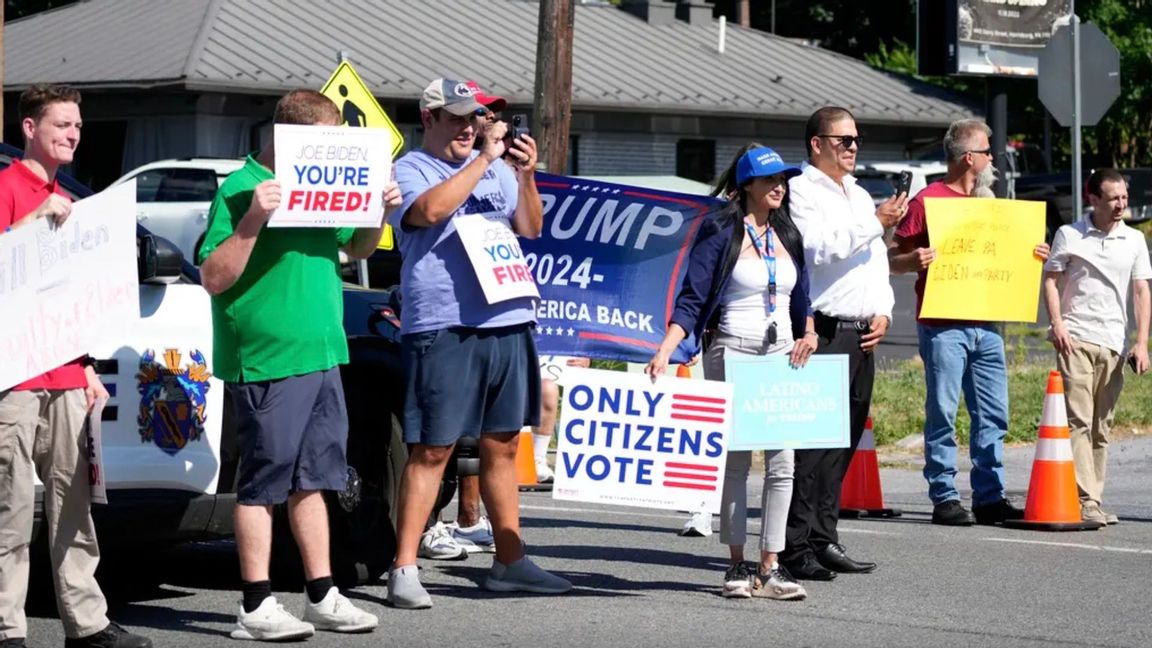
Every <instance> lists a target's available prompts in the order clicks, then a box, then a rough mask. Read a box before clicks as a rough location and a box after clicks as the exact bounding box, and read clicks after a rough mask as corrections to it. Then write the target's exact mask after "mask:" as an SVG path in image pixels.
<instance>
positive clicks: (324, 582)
mask: <svg viewBox="0 0 1152 648" xmlns="http://www.w3.org/2000/svg"><path fill="white" fill-rule="evenodd" d="M333 585H334V583H333V582H332V577H331V576H325V577H324V578H317V579H316V580H310V581H308V582H307V583H304V589H305V590H307V591H308V600H309V601H312V603H313V604H316V603H319V602H320V601H323V600H324V597H325V596H328V590H330V589H332V587H333Z"/></svg>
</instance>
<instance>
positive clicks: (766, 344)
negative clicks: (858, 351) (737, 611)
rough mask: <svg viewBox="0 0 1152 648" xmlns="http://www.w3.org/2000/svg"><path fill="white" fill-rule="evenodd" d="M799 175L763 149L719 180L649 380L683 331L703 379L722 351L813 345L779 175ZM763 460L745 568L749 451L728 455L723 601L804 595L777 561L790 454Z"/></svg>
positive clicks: (795, 233)
mask: <svg viewBox="0 0 1152 648" xmlns="http://www.w3.org/2000/svg"><path fill="white" fill-rule="evenodd" d="M799 173H800V170H799V169H797V168H796V167H794V166H789V165H787V164H785V163H784V161H783V160H782V159H781V158H780V156H779V155H778V154H777V153H776V152H775V151H773V150H772V149H770V148H768V147H766V146H761V145H758V144H751V145H749V146H748V147H747V148H746V149H745V151H744V152H742V153H741V154H740V155H739V156H737V158H736V159H735V160H733V162H732V164H731V165H730V166H729V168H728V170H727V171H725V172H724V174H723V175H722V176H721V179H720V181H719V182H718V183H717V192H718V193H722V194H723V195H724V196H725V197H726V198H727V199H728V203H727V204H726V205H724V206H722V207H720V208H718V210H717V211H716V212H715V213H714V214H712V215H711V216H710V217H709V218H707V219H706V220H705V222H704V223H703V224H702V225H701V227H700V233H699V234H698V235H697V237H696V242H695V244H694V245H693V246H692V252H691V255H690V257H689V262H688V272H687V274H686V275H685V276H684V282H683V284H682V286H681V288H680V293H679V295H678V296H677V297H676V307H675V309H674V310H673V312H672V318H671V320H670V321H669V322H668V330H667V333H666V334H665V335H664V341H663V343H662V344H661V345H660V349H659V350H658V351H657V352H656V355H654V356H653V357H652V360H651V361H650V362H649V363H648V367H647V372H648V374H649V375H650V376H652V379H653V380H655V379H656V377H657V376H659V375H661V374H663V373H664V372H665V370H666V369H667V367H668V359H669V357H670V356H671V355H672V352H673V350H675V349H676V347H677V346H679V344H680V343H681V342H683V341H684V340H685V339H686V338H687V337H688V336H689V334H690V333H691V334H694V339H695V340H701V339H703V338H704V333H705V331H709V332H713V333H714V335H713V336H712V339H711V342H710V344H708V345H707V348H706V349H705V351H704V376H705V378H707V379H708V380H724V349H732V350H734V351H739V352H742V353H751V354H757V355H767V354H788V355H789V356H790V360H791V364H792V365H793V366H795V367H800V366H803V365H804V363H806V362H807V361H808V357H809V356H810V355H811V354H812V352H813V351H814V350H815V349H816V339H817V338H816V333H815V326H814V324H813V322H812V308H811V304H810V302H809V300H808V272H807V270H806V269H805V267H804V249H803V246H802V244H801V240H800V232H799V230H797V229H796V226H795V225H794V224H793V223H792V218H791V216H789V214H788V205H787V199H786V198H787V193H788V178H791V177H793V176H795V175H799ZM764 455H765V475H764V488H763V492H762V495H761V509H760V510H761V512H762V515H763V521H762V524H761V533H760V560H759V562H758V563H754V564H750V563H746V562H744V543H745V540H746V531H745V529H746V527H747V524H748V510H747V500H748V497H747V482H748V472H749V470H750V468H751V465H752V453H751V452H749V451H731V452H729V453H728V463H727V466H726V468H725V476H724V489H723V495H722V500H721V510H720V542H721V543H723V544H726V545H728V547H729V552H730V561H729V567H728V569H727V571H726V572H725V574H724V591H723V593H724V596H726V597H730V598H749V597H752V596H760V597H765V598H773V599H800V598H804V597H805V596H806V595H807V593H806V592H805V591H804V588H803V586H801V585H800V584H799V583H797V582H796V580H795V579H794V578H792V576H791V574H789V573H788V571H787V570H786V569H785V568H784V567H783V566H782V565H780V564H779V562H778V561H777V553H778V552H780V551H782V550H783V549H784V531H785V528H786V526H787V522H788V506H789V504H790V503H791V500H792V470H793V452H792V451H791V450H769V451H766V452H765V453H764Z"/></svg>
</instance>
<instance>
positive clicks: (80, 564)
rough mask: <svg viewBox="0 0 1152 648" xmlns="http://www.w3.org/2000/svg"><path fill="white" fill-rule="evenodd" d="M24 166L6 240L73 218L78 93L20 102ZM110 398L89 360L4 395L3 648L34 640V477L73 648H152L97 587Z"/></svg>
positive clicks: (13, 183) (3, 188) (0, 441)
mask: <svg viewBox="0 0 1152 648" xmlns="http://www.w3.org/2000/svg"><path fill="white" fill-rule="evenodd" d="M20 122H21V124H20V125H21V128H22V129H23V131H24V149H25V156H26V157H25V158H24V159H23V160H14V161H13V162H12V164H11V166H9V167H8V168H7V169H4V170H3V171H0V236H3V235H4V234H3V233H4V232H7V231H9V230H11V229H12V228H15V227H21V226H24V225H27V224H29V223H32V222H33V221H35V220H36V219H38V218H48V219H51V220H52V221H54V222H55V223H56V225H59V224H61V223H63V222H64V221H65V220H66V219H67V218H68V215H69V214H70V213H71V212H72V201H71V200H69V199H68V197H67V195H65V194H64V193H63V192H62V191H61V190H60V187H59V185H58V184H57V182H56V171H57V169H59V168H60V167H61V166H62V165H66V164H69V163H71V162H72V156H73V154H74V153H75V151H76V146H77V144H79V143H80V126H81V122H80V93H79V92H77V91H76V90H74V89H72V88H68V87H65V86H33V87H31V88H29V89H28V90H26V91H25V92H24V94H22V95H21V96H20ZM107 396H108V391H107V390H106V389H104V386H103V385H102V384H101V383H100V379H99V378H98V377H97V376H96V372H95V371H94V370H93V368H92V366H91V364H90V363H89V362H88V359H87V358H78V359H76V360H73V361H72V362H69V363H67V364H65V365H63V366H61V367H57V368H56V369H53V370H51V371H49V372H47V373H44V374H42V375H40V376H36V377H35V378H32V379H30V380H28V381H26V382H24V383H21V384H19V385H16V386H15V387H13V388H11V389H9V390H7V391H2V392H0V647H2V648H20V647H23V646H24V640H25V637H26V636H27V634H28V624H27V620H26V619H25V616H24V600H25V598H26V596H27V593H28V573H29V570H28V567H29V559H28V545H29V544H30V543H31V540H32V521H33V508H34V506H35V498H36V491H35V477H36V475H39V476H40V479H41V481H42V482H43V483H44V522H45V527H46V528H47V530H48V546H49V547H50V549H49V553H50V556H51V559H52V574H53V579H54V581H55V582H54V585H55V587H56V602H57V608H58V610H59V613H60V619H61V620H62V622H63V623H64V635H65V641H64V645H65V646H66V647H67V648H79V647H89V646H91V647H97V646H99V647H101V648H103V647H109V648H113V647H114V648H151V646H152V641H151V640H149V639H147V638H145V637H141V636H138V635H134V634H131V633H129V632H127V631H125V630H124V629H123V628H121V627H120V626H118V625H116V624H115V623H111V622H110V621H109V620H108V617H107V612H108V605H107V603H106V602H105V600H104V594H103V592H101V591H100V586H99V585H98V584H97V583H96V565H97V563H98V562H99V560H100V548H99V546H98V545H97V543H96V529H95V528H94V527H93V525H92V516H91V514H90V513H89V509H88V505H89V502H90V499H91V487H90V485H89V482H88V455H87V443H86V442H85V440H84V422H85V418H86V417H87V415H88V411H89V409H91V407H92V404H93V403H94V402H95V401H96V399H97V398H106V397H107Z"/></svg>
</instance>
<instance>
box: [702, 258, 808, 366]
mask: <svg viewBox="0 0 1152 648" xmlns="http://www.w3.org/2000/svg"><path fill="white" fill-rule="evenodd" d="M776 245H777V246H779V245H780V243H779V242H777V243H776ZM796 281H797V276H796V264H795V263H793V262H792V259H789V258H784V259H781V258H777V259H776V310H775V311H774V312H773V313H772V315H771V317H769V315H768V266H767V264H765V263H764V259H763V258H761V257H745V256H741V257H740V258H739V259H737V260H736V267H734V268H732V277H731V279H729V280H728V286H727V288H725V290H724V295H723V296H721V298H720V332H721V333H727V334H728V335H736V336H739V337H743V338H751V339H754V340H760V339H763V340H765V341H767V335H768V325H769V323H771V322H776V345H775V346H779V345H781V344H784V343H788V344H791V342H792V317H791V314H790V309H789V305H790V304H791V298H792V289H793V288H794V287H795V286H796Z"/></svg>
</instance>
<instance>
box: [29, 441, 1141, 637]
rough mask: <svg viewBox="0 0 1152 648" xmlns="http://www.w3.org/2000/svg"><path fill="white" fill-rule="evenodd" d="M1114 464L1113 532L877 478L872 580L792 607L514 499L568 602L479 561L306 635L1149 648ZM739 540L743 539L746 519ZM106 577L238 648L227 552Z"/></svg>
mask: <svg viewBox="0 0 1152 648" xmlns="http://www.w3.org/2000/svg"><path fill="white" fill-rule="evenodd" d="M1112 457H1113V461H1112V462H1111V466H1110V472H1109V488H1108V495H1107V498H1108V501H1107V504H1108V508H1109V509H1111V510H1113V511H1115V512H1116V513H1118V514H1119V515H1120V516H1121V518H1122V519H1123V522H1122V523H1121V524H1120V525H1119V526H1115V527H1110V528H1108V529H1106V530H1102V531H1093V532H1077V533H1062V534H1061V533H1039V532H1026V531H1013V530H1006V529H999V528H987V527H973V528H964V529H949V528H943V527H934V526H931V525H930V524H928V514H929V512H930V506H929V504H928V501H927V498H926V497H925V495H924V483H923V479H922V478H921V477H920V475H919V472H918V470H917V469H916V467H915V466H912V467H910V468H906V469H884V471H883V483H884V487H885V491H886V499H887V503H888V504H889V505H890V506H896V507H899V508H901V509H903V510H904V512H905V513H904V516H903V517H901V518H898V519H894V520H874V521H867V520H860V521H855V520H854V521H844V522H843V523H842V524H841V530H842V541H843V543H844V544H846V545H847V546H848V548H849V552H850V554H852V555H855V556H860V557H865V558H868V559H872V560H876V561H877V562H879V563H880V567H879V569H878V570H877V571H876V572H875V573H873V574H870V575H863V576H851V575H844V576H841V577H840V578H839V579H838V580H837V581H835V582H832V583H808V584H807V585H808V590H809V599H808V600H806V601H802V602H791V603H784V602H777V601H767V600H759V599H754V600H744V601H732V600H726V599H723V598H721V597H720V596H719V593H718V592H719V585H720V580H721V574H722V571H723V567H724V564H725V561H724V556H725V555H726V549H725V548H723V547H721V546H720V545H719V543H718V541H717V538H716V536H713V537H711V538H691V539H689V538H680V537H678V536H677V535H676V534H675V530H677V529H679V527H680V525H681V522H682V521H683V519H684V516H682V515H679V514H677V513H674V512H661V511H652V510H633V509H623V508H610V507H602V506H595V505H586V504H580V503H571V502H554V501H553V500H551V499H550V498H549V496H548V495H546V494H536V493H533V494H525V495H524V496H523V498H522V503H523V516H524V527H525V534H526V539H527V542H528V543H529V545H530V552H531V554H532V555H534V556H535V557H536V558H537V560H538V562H539V563H540V564H541V565H543V566H545V567H546V568H548V569H552V570H555V571H557V572H559V573H561V574H563V575H565V576H566V577H568V578H570V579H571V580H572V581H573V582H574V583H575V584H576V589H575V590H574V591H573V592H572V593H571V594H569V595H567V596H559V597H547V596H519V595H496V594H490V593H487V592H485V591H483V590H482V589H480V588H479V586H478V585H477V583H478V582H479V581H481V580H482V578H483V576H484V573H485V571H486V569H487V567H488V566H489V564H490V562H489V561H490V558H488V557H486V556H474V557H472V558H470V559H469V560H467V561H464V562H438V563H437V562H425V563H424V580H425V583H426V584H427V586H428V589H429V590H430V591H431V592H432V594H433V596H434V598H435V606H434V607H433V609H431V610H423V611H400V610H393V609H390V608H386V607H384V606H383V604H382V600H383V597H384V596H385V593H386V589H385V586H384V585H383V584H382V583H381V584H375V585H371V586H365V587H361V588H358V589H357V590H354V591H353V592H352V593H351V595H352V596H353V597H355V598H356V599H358V600H359V601H360V602H361V603H362V604H363V605H364V606H365V607H366V608H368V609H371V610H373V611H374V612H376V613H378V614H379V615H380V616H381V621H382V623H381V627H380V628H379V629H378V630H377V631H376V632H375V633H373V634H369V635H358V636H350V637H349V636H339V635H331V634H323V635H318V636H317V637H314V638H313V639H311V640H309V642H308V644H309V645H313V646H373V647H378V646H380V645H402V646H441V647H442V646H454V645H461V646H466V645H487V646H581V647H582V648H592V647H597V646H619V645H624V646H661V647H669V646H702V645H709V646H714V645H785V646H1065V647H1071V646H1109V647H1111V646H1149V645H1152V623H1149V621H1148V596H1147V591H1148V583H1149V581H1150V580H1152V497H1150V495H1149V493H1152V488H1150V486H1152V439H1148V438H1138V439H1135V440H1130V441H1125V442H1121V443H1116V444H1114V445H1113V455H1112ZM1031 460H1032V451H1031V449H1030V448H1019V449H1010V450H1009V451H1008V452H1007V466H1008V469H1007V474H1008V480H1009V487H1010V489H1011V490H1012V491H1013V494H1014V495H1015V496H1016V497H1017V498H1018V499H1019V500H1020V501H1021V503H1022V502H1023V495H1022V493H1023V492H1024V491H1025V490H1026V488H1027V480H1028V475H1029V470H1030V465H1031ZM912 461H913V463H915V461H916V460H915V458H912ZM966 481H967V480H966V478H965V479H964V482H966ZM755 483H756V481H755V478H753V480H752V481H750V484H755ZM752 490H753V492H752V493H751V494H750V495H751V496H750V498H749V502H750V504H749V508H751V509H753V512H754V514H755V513H756V507H757V505H758V496H757V494H756V487H755V486H753V489H752ZM749 527H750V529H749V531H750V535H751V534H752V533H755V532H756V530H757V529H758V521H757V520H756V519H755V518H754V519H753V521H752V522H750V524H749ZM101 572H102V579H103V582H104V583H105V586H106V588H107V589H108V590H109V592H110V598H111V603H112V614H113V616H114V618H116V619H117V620H119V621H120V622H122V623H124V624H127V625H128V626H130V627H133V628H136V629H138V630H140V631H142V632H146V633H147V634H149V635H150V636H152V637H153V638H154V639H155V640H156V645H157V646H171V647H183V646H209V645H217V646H223V645H229V644H230V643H232V642H231V640H230V639H228V638H227V633H228V631H229V630H230V629H231V624H232V623H233V620H234V618H235V617H234V614H235V609H236V606H237V605H238V594H237V593H236V592H235V591H234V589H233V588H234V586H235V579H236V558H235V553H234V547H233V545H232V544H231V543H228V542H219V543H208V544H196V545H188V546H183V547H180V548H177V549H175V550H171V551H166V552H157V553H155V554H148V553H146V552H142V553H140V554H138V555H136V556H134V557H131V558H118V559H116V560H114V561H111V562H109V561H106V562H105V564H104V565H103V568H102V570H101ZM279 596H280V597H281V600H282V601H283V602H284V603H286V604H287V606H288V607H289V608H290V609H298V608H299V607H300V606H301V605H302V596H303V595H302V594H301V593H299V592H295V591H292V592H281V593H279ZM30 617H31V618H30V627H31V640H30V643H29V645H31V646H49V645H60V644H61V643H62V642H63V637H62V634H61V631H60V626H59V623H58V622H57V621H56V620H55V619H54V618H52V607H51V605H49V604H45V603H44V602H43V597H40V601H39V602H37V603H35V604H34V605H33V606H32V607H31V609H30Z"/></svg>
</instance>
